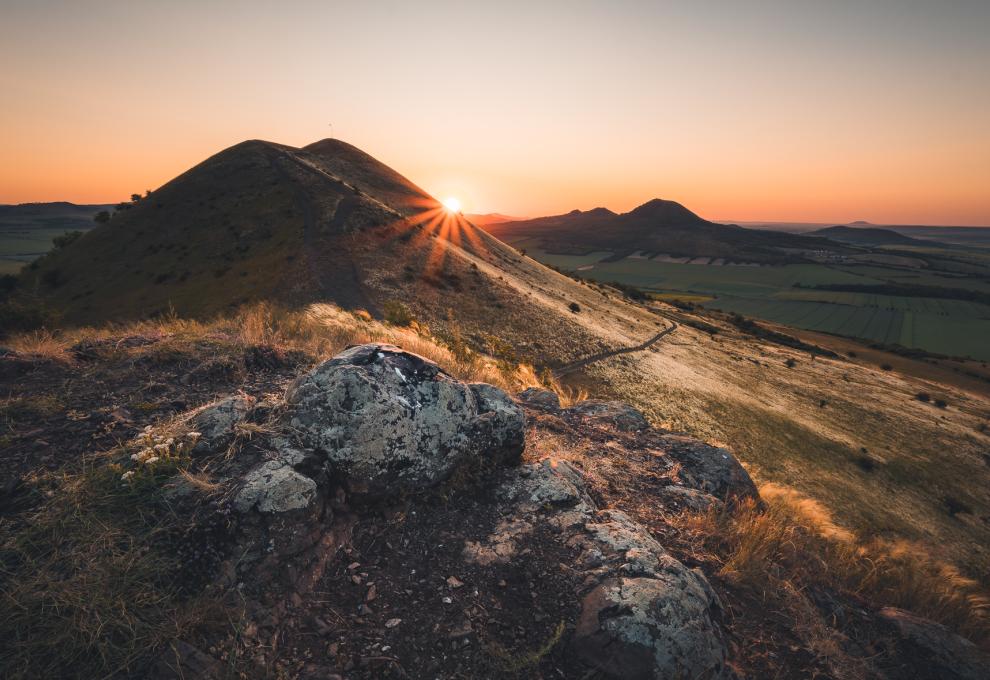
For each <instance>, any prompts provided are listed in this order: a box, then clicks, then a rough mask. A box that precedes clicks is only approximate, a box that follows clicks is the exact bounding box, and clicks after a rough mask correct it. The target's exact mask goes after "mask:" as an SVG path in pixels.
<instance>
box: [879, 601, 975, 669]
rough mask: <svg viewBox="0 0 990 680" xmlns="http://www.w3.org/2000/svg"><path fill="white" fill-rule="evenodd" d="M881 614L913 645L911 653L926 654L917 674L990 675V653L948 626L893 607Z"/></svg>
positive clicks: (905, 640) (902, 637)
mask: <svg viewBox="0 0 990 680" xmlns="http://www.w3.org/2000/svg"><path fill="white" fill-rule="evenodd" d="M880 618H881V620H883V621H886V622H887V623H888V624H889V625H890V626H891V628H893V630H894V632H895V633H896V635H897V636H898V637H899V638H900V640H901V643H902V644H904V645H907V646H909V647H912V648H913V651H914V652H915V653H914V654H912V655H911V656H913V657H917V656H919V655H920V656H921V657H923V658H924V664H923V671H924V672H920V671H921V670H922V668H915V670H916V671H918V675H917V677H918V678H926V679H927V678H939V679H940V680H942V679H944V680H987V678H990V654H987V653H986V652H984V651H983V650H981V649H980V648H979V647H977V646H976V645H975V644H973V643H972V642H970V641H969V640H967V639H966V638H964V637H961V636H959V635H956V634H955V633H953V632H952V631H950V630H949V629H948V628H946V627H945V626H943V625H941V624H939V623H935V622H934V621H929V620H928V619H924V618H922V617H920V616H915V615H914V614H912V613H910V612H906V611H904V610H903V609H895V608H894V607H884V608H883V609H881V610H880Z"/></svg>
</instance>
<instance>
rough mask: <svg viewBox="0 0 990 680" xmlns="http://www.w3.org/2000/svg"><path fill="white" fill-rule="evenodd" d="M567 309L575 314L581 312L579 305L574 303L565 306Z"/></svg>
mask: <svg viewBox="0 0 990 680" xmlns="http://www.w3.org/2000/svg"><path fill="white" fill-rule="evenodd" d="M567 308H568V309H569V310H571V311H572V312H573V313H575V314H577V313H578V312H580V311H581V305H579V304H578V303H576V302H572V303H571V304H569V305H567Z"/></svg>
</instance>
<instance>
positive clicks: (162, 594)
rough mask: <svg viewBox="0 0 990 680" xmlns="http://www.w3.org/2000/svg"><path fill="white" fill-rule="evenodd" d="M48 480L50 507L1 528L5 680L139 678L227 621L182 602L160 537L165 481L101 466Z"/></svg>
mask: <svg viewBox="0 0 990 680" xmlns="http://www.w3.org/2000/svg"><path fill="white" fill-rule="evenodd" d="M174 472H175V470H174V469H171V470H164V469H163V470H162V472H161V476H162V477H165V476H168V475H170V474H174ZM46 481H47V486H49V487H50V491H51V492H52V495H51V497H50V499H49V500H48V501H46V502H45V503H43V504H42V505H41V506H40V507H39V508H38V509H36V510H35V511H33V512H32V513H31V515H30V516H29V517H26V518H24V517H22V518H20V519H21V520H23V523H21V521H17V522H16V523H15V521H13V520H5V521H3V522H0V574H2V578H0V581H2V582H3V587H2V588H0V610H2V611H3V612H4V615H3V616H0V667H2V668H3V669H4V677H8V678H37V677H62V678H95V677H110V676H113V675H117V674H128V673H134V672H139V671H140V669H141V668H142V667H143V665H144V664H145V663H146V662H147V661H148V659H149V655H150V654H153V653H154V650H156V649H159V648H161V647H162V645H164V644H165V643H166V642H168V641H169V640H173V639H183V638H188V637H189V636H190V635H192V634H194V633H195V631H196V630H198V629H201V628H202V627H203V626H205V625H209V624H211V623H212V624H221V623H223V620H222V619H223V617H224V616H225V614H226V613H227V611H228V609H227V608H226V607H225V606H223V603H222V602H221V601H220V599H219V598H218V597H215V596H211V595H205V594H198V595H184V594H183V592H182V582H181V579H178V578H176V574H178V573H179V570H180V569H181V567H182V564H181V559H180V558H179V557H178V556H177V555H175V553H174V552H173V551H171V550H169V549H168V548H166V547H165V544H164V543H163V542H162V540H161V539H162V537H163V536H164V535H165V534H166V532H169V531H170V530H172V529H174V527H175V523H176V522H177V521H178V519H177V517H176V515H175V514H174V513H173V512H172V511H171V508H170V507H169V504H168V502H167V500H166V498H165V496H164V495H163V494H162V493H161V481H162V479H158V478H152V477H150V476H149V477H148V478H145V479H143V480H142V482H141V483H140V484H135V485H123V484H121V483H120V469H119V468H118V467H117V466H114V465H111V464H100V465H97V466H94V467H93V468H91V469H89V470H87V471H85V472H83V473H81V474H78V475H73V476H67V475H66V476H60V477H55V478H51V479H49V480H46Z"/></svg>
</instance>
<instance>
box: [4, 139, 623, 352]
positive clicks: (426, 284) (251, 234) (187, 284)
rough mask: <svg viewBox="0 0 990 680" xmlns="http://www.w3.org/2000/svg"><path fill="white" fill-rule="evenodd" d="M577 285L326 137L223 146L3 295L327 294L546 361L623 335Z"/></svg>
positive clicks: (99, 309) (134, 300) (89, 316)
mask: <svg viewBox="0 0 990 680" xmlns="http://www.w3.org/2000/svg"><path fill="white" fill-rule="evenodd" d="M587 296H588V292H587V290H586V289H585V288H584V287H583V286H580V285H579V284H577V283H576V282H574V281H572V280H571V279H569V278H567V277H564V276H561V275H559V274H557V273H554V272H551V271H549V270H547V269H546V268H544V267H542V266H541V265H540V264H538V263H537V262H535V261H533V260H531V259H529V258H526V257H523V256H522V255H520V254H519V253H518V252H517V251H516V250H515V249H513V248H510V247H508V246H506V245H505V244H503V243H501V242H499V241H498V240H496V239H494V238H493V237H491V236H490V235H489V234H487V233H486V232H484V231H482V230H480V229H478V228H476V227H474V226H473V225H471V224H470V223H469V222H468V221H467V220H465V219H464V218H463V217H461V216H459V215H454V214H449V213H447V212H446V211H444V210H443V209H442V207H441V206H440V204H439V203H438V202H437V201H436V199H434V198H433V197H431V196H429V195H428V194H427V193H426V192H425V191H423V190H422V189H420V188H419V187H418V186H417V185H415V184H414V183H413V182H411V181H410V180H408V179H406V178H405V177H403V176H402V175H400V174H399V173H398V172H396V171H394V170H392V169H391V168H389V167H387V166H386V165H384V164H382V163H380V162H379V161H377V160H375V159H374V158H373V157H371V156H369V155H368V154H366V153H364V152H363V151H361V150H359V149H357V148H355V147H353V146H351V145H350V144H347V143H345V142H341V141H339V140H323V141H321V142H316V143H314V144H311V145H309V146H307V147H305V148H301V149H300V148H293V147H289V146H285V145H281V144H275V143H271V142H265V141H259V140H252V141H247V142H243V143H241V144H238V145H235V146H233V147H230V148H228V149H225V150H223V151H221V152H220V153H218V154H216V155H214V156H212V157H211V158H208V159H207V160H205V161H203V162H202V163H200V164H199V165H197V166H195V167H193V168H191V169H189V170H188V171H186V172H185V173H183V174H182V175H180V176H178V177H176V178H175V179H173V180H172V181H170V182H168V183H167V184H165V185H164V186H162V187H160V188H159V189H157V190H155V191H153V192H151V193H150V194H149V195H148V196H146V197H144V198H142V199H140V200H138V201H136V202H134V203H133V204H131V205H130V206H129V207H128V208H127V209H124V210H119V211H118V212H117V213H116V214H115V215H114V217H113V219H112V220H111V221H110V222H109V223H108V224H105V225H101V226H99V227H98V228H96V229H93V230H92V231H90V232H89V233H87V234H85V235H84V236H83V237H81V238H80V239H78V240H77V241H76V242H74V243H72V244H71V245H69V246H67V247H65V248H61V249H58V250H56V251H53V252H52V253H50V254H48V255H47V256H45V257H44V258H42V259H41V260H39V261H37V262H36V263H34V264H32V265H31V267H29V268H28V269H27V270H26V271H25V272H24V274H23V275H22V276H21V278H20V281H19V282H18V288H17V290H16V291H15V292H14V295H13V297H14V300H15V301H16V302H17V303H18V304H22V305H34V306H36V307H41V306H43V307H44V308H45V309H46V310H48V311H49V312H50V314H51V318H52V319H58V320H59V321H60V323H61V324H63V325H83V324H98V323H104V322H107V321H125V320H133V319H141V318H150V317H154V316H158V315H162V314H165V313H170V312H174V313H177V314H180V315H182V316H192V317H197V318H206V317H210V316H213V315H216V314H220V313H226V312H229V311H230V310H232V309H234V308H236V307H238V306H240V305H243V304H248V303H251V302H257V301H261V300H266V301H274V302H278V303H281V304H285V305H288V306H291V307H300V306H304V305H306V304H309V303H312V302H317V301H330V302H335V303H337V304H340V305H341V306H344V307H347V308H352V309H354V308H362V309H365V310H367V311H369V312H370V313H371V314H372V315H374V316H377V317H379V318H381V317H382V316H384V315H385V314H386V311H388V310H392V313H395V310H396V309H400V310H401V309H406V310H408V313H411V314H412V315H414V316H415V317H417V318H419V319H420V320H422V321H427V322H431V323H434V324H437V325H438V326H439V327H441V328H448V327H449V328H451V329H454V327H455V326H456V331H457V332H463V333H465V334H467V335H468V336H469V337H473V338H481V337H485V336H490V335H491V333H492V317H493V314H495V315H499V318H500V328H499V335H500V336H501V337H503V338H504V339H506V340H507V341H509V343H510V345H511V346H512V347H513V348H514V349H513V350H512V352H513V353H522V354H523V355H528V356H537V355H539V356H540V357H541V358H542V360H544V361H550V360H558V359H559V360H561V361H564V360H567V359H570V358H574V355H575V352H582V351H584V350H583V348H582V347H577V346H574V342H575V341H576V342H579V343H582V344H584V345H585V346H587V347H591V348H595V349H603V348H605V347H607V346H608V345H609V344H610V343H615V344H625V343H626V342H627V340H628V339H629V336H628V334H626V333H624V332H621V331H612V332H608V333H606V334H605V337H602V336H601V334H600V333H598V331H597V330H593V331H592V330H589V328H590V327H594V323H593V322H592V321H591V320H590V319H589V316H591V315H590V314H586V315H577V314H573V313H571V312H569V311H568V305H569V304H570V303H571V302H578V303H579V304H581V305H582V306H586V305H588V304H589V303H587V302H586V301H585V299H584V298H586V297H587ZM599 297H600V296H599ZM596 304H597V306H598V307H599V308H600V309H602V310H604V309H605V307H606V306H607V301H606V300H605V299H604V298H600V299H599V300H598V302H597V303H596ZM592 306H595V305H594V304H593V305H592ZM610 313H611V312H610ZM548 314H550V315H552V316H556V317H557V324H558V325H557V326H556V327H555V328H552V329H550V328H546V327H545V324H544V323H542V321H543V320H545V319H546V318H547V315H548ZM452 320H453V321H452ZM451 332H453V330H452V331H451Z"/></svg>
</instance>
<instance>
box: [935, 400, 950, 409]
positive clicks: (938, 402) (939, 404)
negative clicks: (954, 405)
mask: <svg viewBox="0 0 990 680" xmlns="http://www.w3.org/2000/svg"><path fill="white" fill-rule="evenodd" d="M935 406H937V407H938V408H945V407H946V406H948V404H947V403H945V399H936V400H935Z"/></svg>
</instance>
